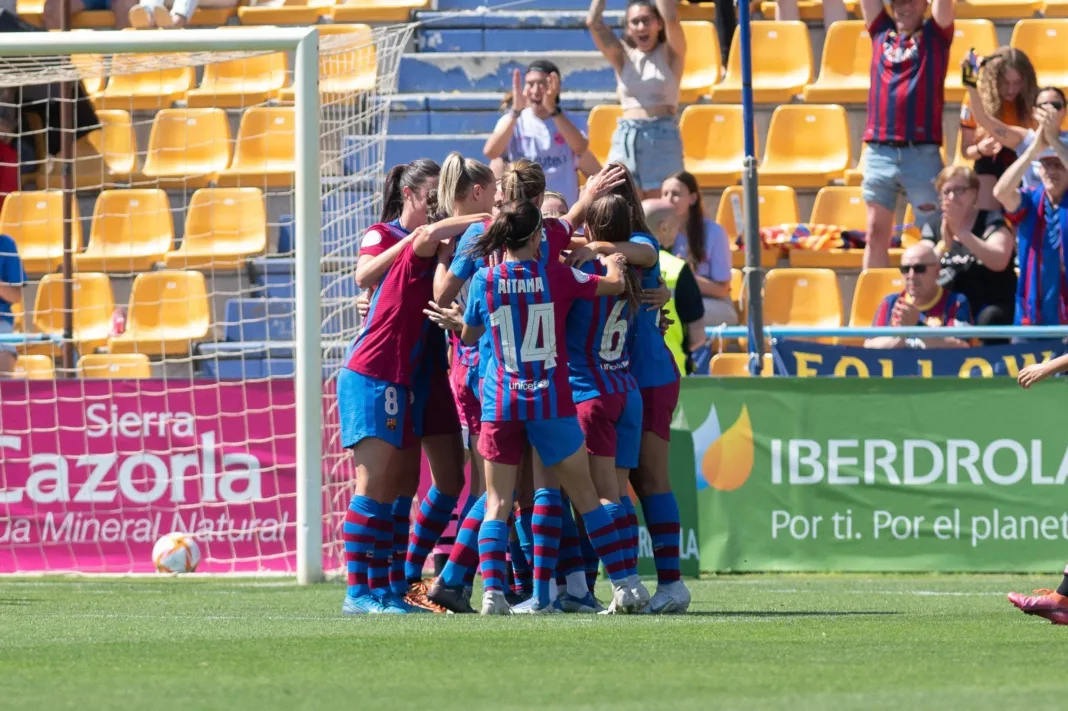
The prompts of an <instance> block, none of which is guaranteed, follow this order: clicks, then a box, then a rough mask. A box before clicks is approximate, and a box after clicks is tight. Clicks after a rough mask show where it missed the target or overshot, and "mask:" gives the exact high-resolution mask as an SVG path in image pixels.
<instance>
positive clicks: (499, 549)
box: [478, 520, 508, 592]
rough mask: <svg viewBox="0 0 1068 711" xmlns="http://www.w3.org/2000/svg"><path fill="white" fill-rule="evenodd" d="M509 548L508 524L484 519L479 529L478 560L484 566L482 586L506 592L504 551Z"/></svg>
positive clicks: (487, 589)
mask: <svg viewBox="0 0 1068 711" xmlns="http://www.w3.org/2000/svg"><path fill="white" fill-rule="evenodd" d="M507 549H508V524H507V523H506V522H504V521H492V520H490V521H483V522H482V526H481V527H480V528H479V530H478V561H479V564H480V565H481V566H482V587H483V589H484V590H486V591H490V590H496V591H497V592H504V576H505V568H504V557H505V556H504V552H505V551H506V550H507Z"/></svg>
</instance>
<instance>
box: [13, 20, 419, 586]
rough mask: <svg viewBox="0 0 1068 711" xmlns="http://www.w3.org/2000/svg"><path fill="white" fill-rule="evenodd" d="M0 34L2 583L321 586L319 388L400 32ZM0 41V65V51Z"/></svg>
mask: <svg viewBox="0 0 1068 711" xmlns="http://www.w3.org/2000/svg"><path fill="white" fill-rule="evenodd" d="M315 29H317V30H318V34H317V36H316V33H314V32H310V31H309V30H308V29H307V28H305V29H295V28H294V29H273V28H262V27H260V28H224V29H219V30H188V31H182V32H172V31H151V32H147V31H146V32H122V33H116V32H106V33H105V32H96V33H94V32H74V33H64V34H60V33H40V34H38V33H27V34H19V35H4V42H2V43H0V191H3V192H7V193H8V194H7V195H6V197H4V199H3V204H2V207H0V235H3V236H2V237H0V371H3V370H7V368H8V367H13V371H12V373H11V377H8V378H4V377H3V375H0V573H38V572H68V571H73V572H85V573H120V574H125V573H138V572H149V571H152V570H153V569H154V567H153V561H152V557H151V550H152V546H153V543H154V542H155V541H156V539H157V538H158V537H160V536H162V535H165V534H167V533H170V532H173V531H184V532H189V533H191V534H193V535H194V536H195V538H196V540H197V542H198V544H199V547H200V550H201V552H202V556H203V558H202V562H201V565H200V567H199V568H198V571H201V572H213V573H258V572H280V573H294V572H296V573H297V574H298V576H299V577H300V578H301V579H302V580H314V579H316V578H317V577H319V575H321V573H322V571H323V569H324V568H326V569H331V568H336V567H337V566H339V565H340V560H341V557H342V553H341V551H340V550H339V549H338V548H337V547H336V546H335V544H334V541H335V539H336V538H337V537H338V533H337V531H338V527H339V526H340V520H341V519H340V517H341V516H343V512H344V509H345V507H346V506H347V503H348V498H349V495H350V492H349V487H350V482H351V473H352V472H351V465H349V464H348V460H347V458H346V457H345V456H344V452H343V451H342V450H341V448H340V444H339V441H338V437H337V415H336V405H335V402H334V398H333V395H332V393H333V381H334V379H335V377H336V371H337V368H338V367H339V366H340V362H341V358H342V356H343V353H344V349H345V346H346V344H347V343H348V341H349V340H350V339H351V338H352V337H353V336H354V335H355V333H356V329H357V325H358V315H357V312H356V307H355V296H356V285H355V280H354V271H355V259H356V256H357V252H358V241H359V237H360V235H361V234H362V233H363V232H364V231H365V230H366V229H367V228H368V227H369V226H370V225H371V224H373V223H374V222H376V221H377V220H376V218H377V216H378V213H379V211H380V209H381V204H380V193H381V187H382V182H383V177H384V172H385V171H384V165H383V164H384V160H385V135H386V130H387V123H388V118H389V101H390V96H391V94H392V93H393V92H394V90H395V86H396V75H397V70H398V66H399V60H400V55H401V53H402V51H403V50H404V48H405V46H406V45H407V44H408V42H409V41H410V38H411V30H412V26H409V25H405V26H393V27H381V28H374V29H372V28H370V27H368V26H366V25H322V26H318V27H317V28H315ZM9 39H10V41H9Z"/></svg>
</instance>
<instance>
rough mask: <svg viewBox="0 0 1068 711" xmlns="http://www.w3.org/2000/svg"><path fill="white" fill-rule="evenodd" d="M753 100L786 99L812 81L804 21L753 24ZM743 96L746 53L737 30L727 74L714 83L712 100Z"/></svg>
mask: <svg viewBox="0 0 1068 711" xmlns="http://www.w3.org/2000/svg"><path fill="white" fill-rule="evenodd" d="M752 37H753V44H752V49H753V52H752V56H753V101H756V102H758V103H782V102H785V101H790V99H792V98H793V97H794V96H796V95H798V94H800V93H801V90H802V89H803V88H804V87H805V85H806V84H808V83H809V82H811V81H812V44H811V42H810V41H809V38H808V27H807V26H806V25H805V23H804V22H792V21H791V22H776V21H772V20H768V21H765V22H754V23H753V26H752ZM741 100H742V53H741V43H740V41H739V39H738V30H737V29H735V31H734V39H733V40H732V41H731V51H730V55H729V56H728V57H727V76H726V77H724V79H723V83H722V84H717V85H716V86H714V87H712V101H714V102H724V103H733V102H738V101H741Z"/></svg>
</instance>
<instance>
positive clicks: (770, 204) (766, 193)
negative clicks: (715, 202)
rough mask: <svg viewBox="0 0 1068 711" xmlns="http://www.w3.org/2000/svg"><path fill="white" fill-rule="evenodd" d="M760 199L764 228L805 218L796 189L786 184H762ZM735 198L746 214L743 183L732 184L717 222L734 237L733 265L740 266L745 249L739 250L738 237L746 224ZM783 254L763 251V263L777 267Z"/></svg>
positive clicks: (773, 250)
mask: <svg viewBox="0 0 1068 711" xmlns="http://www.w3.org/2000/svg"><path fill="white" fill-rule="evenodd" d="M757 200H759V201H760V211H759V215H758V217H759V218H760V226H761V227H774V226H776V225H782V224H792V223H795V222H800V220H801V218H800V217H799V216H798V209H797V195H796V193H794V189H793V188H789V187H786V186H784V185H761V186H760V188H759V190H758V192H757ZM735 201H737V212H738V213H739V214H744V212H743V207H742V206H743V203H742V187H741V186H740V185H732V186H730V187H728V188H727V189H725V190H724V191H723V194H722V195H721V196H720V198H719V207H717V208H716V222H718V223H719V224H720V225H721V226H722V227H723V229H724V230H726V231H727V235H728V236H730V239H731V264H732V266H734V267H735V268H739V269H740V268H741V267H743V266H745V252H744V251H742V250H741V249H739V247H738V244H737V238H738V236H739V235H741V233H742V225H739V224H738V221H737V220H736V218H735V211H736V210H735ZM779 254H780V250H778V249H764V250H762V251H761V254H760V264H761V266H763V267H764V268H765V269H770V268H771V267H774V266H775V265H776V264H778V262H779ZM732 293H733V292H732Z"/></svg>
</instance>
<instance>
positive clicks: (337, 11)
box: [330, 0, 430, 23]
mask: <svg viewBox="0 0 1068 711" xmlns="http://www.w3.org/2000/svg"><path fill="white" fill-rule="evenodd" d="M428 7H430V3H429V1H428V0H348V1H347V2H345V1H344V0H339V1H338V3H337V5H334V7H333V8H331V10H330V17H331V18H332V19H333V20H334V22H391V23H396V22H408V20H409V19H410V18H411V15H412V13H413V12H416V11H417V10H425V9H427V8H428Z"/></svg>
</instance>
